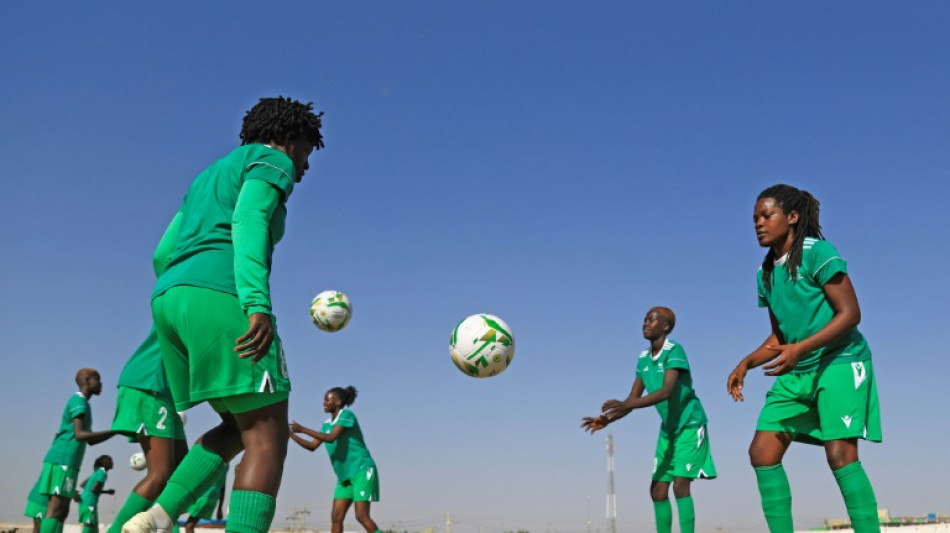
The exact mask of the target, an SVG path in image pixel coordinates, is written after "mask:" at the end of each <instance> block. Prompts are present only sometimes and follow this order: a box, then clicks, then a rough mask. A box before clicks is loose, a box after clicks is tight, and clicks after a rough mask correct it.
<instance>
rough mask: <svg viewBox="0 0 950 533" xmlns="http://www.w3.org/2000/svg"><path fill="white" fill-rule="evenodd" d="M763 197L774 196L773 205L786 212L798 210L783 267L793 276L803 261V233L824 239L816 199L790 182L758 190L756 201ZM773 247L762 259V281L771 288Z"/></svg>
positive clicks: (804, 235) (806, 235)
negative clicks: (793, 232) (790, 244)
mask: <svg viewBox="0 0 950 533" xmlns="http://www.w3.org/2000/svg"><path fill="white" fill-rule="evenodd" d="M763 198H771V199H773V200H775V206H776V207H779V208H781V209H782V211H784V212H785V214H786V215H787V214H789V213H791V212H792V211H795V212H797V213H798V222H796V223H795V225H794V230H795V238H794V239H793V241H792V247H791V248H790V249H789V251H788V259H787V260H786V263H785V268H786V270H787V271H788V275H789V276H791V277H792V278H793V279H794V278H795V277H796V276H797V275H798V267H799V266H801V264H802V249H803V248H804V243H805V237H814V238H816V239H824V238H825V236H824V235H822V233H821V224H820V223H819V221H818V206H819V202H818V200H817V199H815V197H814V196H812V194H811V193H810V192H808V191H806V190H802V189H797V188H795V187H792V186H791V185H785V184H779V185H773V186H771V187H769V188H768V189H765V190H764V191H762V192H761V193H759V196H758V198H756V201H758V200H761V199H763ZM776 259H777V258H776V257H775V250H773V249H771V248H769V251H768V253H767V254H765V259H764V260H763V261H762V281H763V282H764V283H765V289H766V290H771V288H772V270H773V269H774V268H775V260H776Z"/></svg>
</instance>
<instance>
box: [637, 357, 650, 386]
mask: <svg viewBox="0 0 950 533" xmlns="http://www.w3.org/2000/svg"><path fill="white" fill-rule="evenodd" d="M647 354H648V351H647V350H644V351H642V352H640V357H637V377H638V378H640V379H643V373H644V372H645V371H646V368H647V363H646V361H647V357H648V355H647Z"/></svg>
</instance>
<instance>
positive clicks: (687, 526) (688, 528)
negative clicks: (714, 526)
mask: <svg viewBox="0 0 950 533" xmlns="http://www.w3.org/2000/svg"><path fill="white" fill-rule="evenodd" d="M676 512H677V514H679V517H680V533H693V532H694V531H695V530H696V509H695V508H694V507H693V497H692V496H686V497H685V498H676Z"/></svg>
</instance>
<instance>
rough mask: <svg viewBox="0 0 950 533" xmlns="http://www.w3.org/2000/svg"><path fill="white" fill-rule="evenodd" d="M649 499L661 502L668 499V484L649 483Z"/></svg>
mask: <svg viewBox="0 0 950 533" xmlns="http://www.w3.org/2000/svg"><path fill="white" fill-rule="evenodd" d="M650 499H651V500H653V501H655V502H663V501H666V500H668V499H670V494H669V486H668V485H667V484H665V483H654V484H652V485H650Z"/></svg>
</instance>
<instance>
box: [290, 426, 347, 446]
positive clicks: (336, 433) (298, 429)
mask: <svg viewBox="0 0 950 533" xmlns="http://www.w3.org/2000/svg"><path fill="white" fill-rule="evenodd" d="M345 429H346V428H345V427H343V426H333V429H332V430H331V431H330V432H329V433H322V432H320V431H317V430H314V429H310V428H308V427H306V426H303V425H301V424H298V423H297V422H291V423H290V432H291V433H303V434H304V435H307V436H308V437H311V438H313V439H315V440H318V441H320V442H333V441H335V440H336V439H337V438H339V437H340V435H342V434H343V431H344V430H345Z"/></svg>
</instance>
